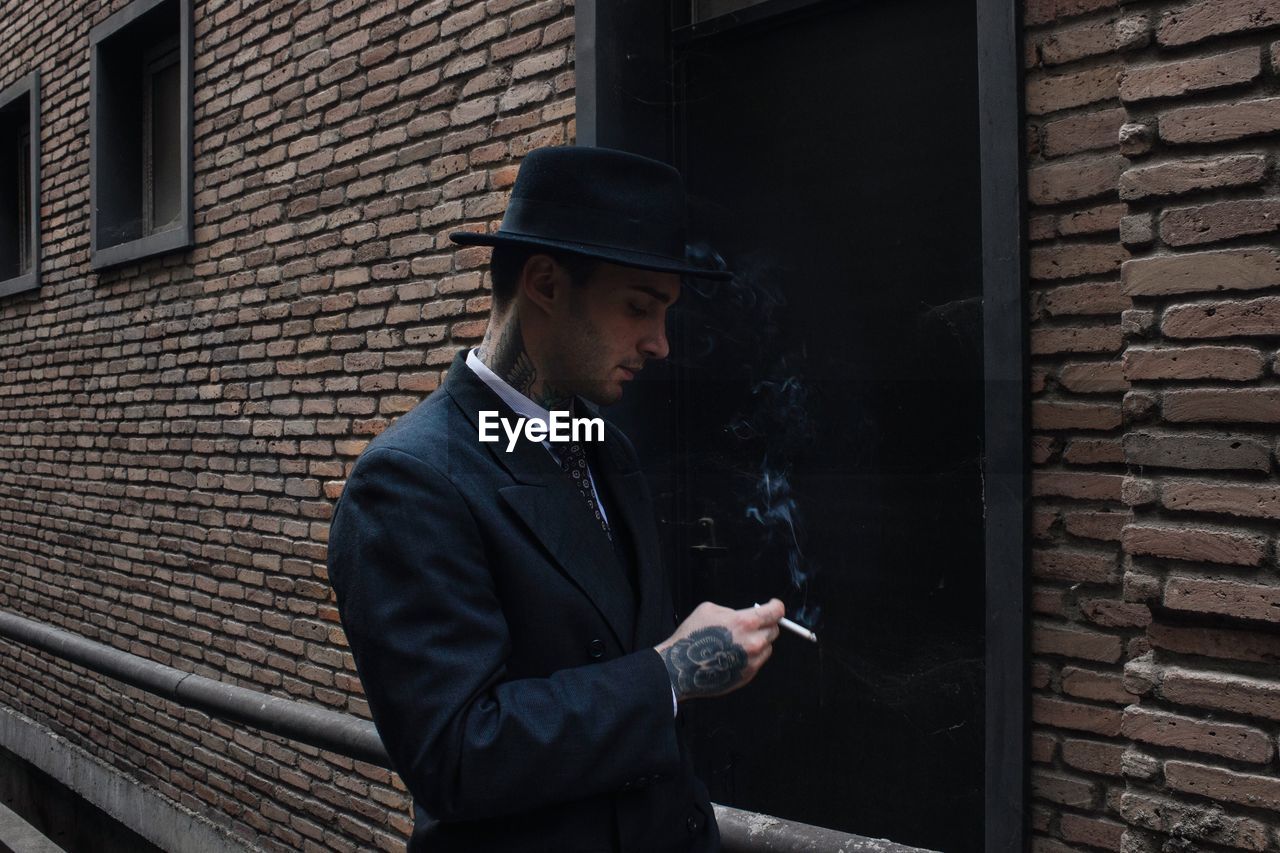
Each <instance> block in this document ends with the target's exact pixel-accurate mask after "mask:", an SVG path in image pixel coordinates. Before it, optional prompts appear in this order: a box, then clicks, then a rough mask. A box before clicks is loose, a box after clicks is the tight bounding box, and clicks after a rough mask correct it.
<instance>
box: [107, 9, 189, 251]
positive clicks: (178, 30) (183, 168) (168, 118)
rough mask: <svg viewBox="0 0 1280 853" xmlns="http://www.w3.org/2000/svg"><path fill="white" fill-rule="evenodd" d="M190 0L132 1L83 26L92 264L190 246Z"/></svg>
mask: <svg viewBox="0 0 1280 853" xmlns="http://www.w3.org/2000/svg"><path fill="white" fill-rule="evenodd" d="M189 2H190V0H134V2H133V3H131V4H130V5H128V6H126V7H125V8H124V9H121V10H120V11H119V12H117V13H116V14H114V15H112V16H111V17H110V18H107V20H105V21H103V22H102V23H101V24H99V25H98V26H96V27H94V28H93V30H92V32H91V33H90V35H89V41H90V46H91V51H92V60H91V63H92V64H91V71H90V82H89V86H90V104H89V112H90V121H89V123H90V130H89V134H90V137H89V140H90V144H89V156H90V173H91V181H90V187H91V188H90V195H91V202H90V203H91V208H92V213H91V216H90V219H91V221H92V225H91V231H92V253H91V254H92V264H93V267H94V268H95V269H100V268H102V267H107V266H112V265H115V264H119V263H123V262H126V261H132V260H138V259H141V258H146V257H151V256H153V255H158V254H161V253H164V252H170V251H173V250H175V249H182V248H185V247H187V246H190V245H191V243H192V239H191V233H192V228H191V218H192V216H191V11H190V5H189Z"/></svg>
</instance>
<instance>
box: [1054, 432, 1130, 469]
mask: <svg viewBox="0 0 1280 853" xmlns="http://www.w3.org/2000/svg"><path fill="white" fill-rule="evenodd" d="M1062 461H1063V462H1067V463H1069V464H1071V465H1105V464H1108V463H1114V464H1117V465H1119V464H1122V463H1123V462H1124V445H1123V444H1122V443H1121V442H1120V440H1119V439H1115V438H1072V439H1071V440H1070V441H1068V442H1067V447H1066V449H1065V450H1063V452H1062Z"/></svg>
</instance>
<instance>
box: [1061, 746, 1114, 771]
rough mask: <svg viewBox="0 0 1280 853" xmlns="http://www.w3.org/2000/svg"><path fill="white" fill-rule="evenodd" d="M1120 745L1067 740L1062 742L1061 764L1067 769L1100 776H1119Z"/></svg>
mask: <svg viewBox="0 0 1280 853" xmlns="http://www.w3.org/2000/svg"><path fill="white" fill-rule="evenodd" d="M1123 752H1124V747H1123V746H1122V745H1120V744H1115V743H1106V742H1103V741H1096V740H1083V739H1078V738H1067V739H1066V740H1064V741H1063V742H1062V762H1063V763H1064V764H1066V765H1067V766H1068V767H1073V768H1075V769H1076V770H1082V771H1084V772H1086V773H1097V774H1099V775H1102V776H1119V775H1120V756H1121V754H1122V753H1123Z"/></svg>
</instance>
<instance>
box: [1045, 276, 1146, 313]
mask: <svg viewBox="0 0 1280 853" xmlns="http://www.w3.org/2000/svg"><path fill="white" fill-rule="evenodd" d="M1040 304H1041V305H1042V306H1043V307H1044V310H1045V311H1046V312H1047V313H1048V314H1049V316H1051V317H1069V316H1079V315H1091V314H1119V313H1120V312H1121V311H1123V310H1125V309H1126V308H1131V307H1133V300H1132V299H1130V298H1129V297H1128V296H1125V295H1124V294H1123V293H1121V292H1120V282H1119V281H1103V282H1089V283H1086V284H1065V285H1062V286H1060V287H1054V288H1051V289H1050V290H1046V291H1044V292H1043V293H1041V294H1040Z"/></svg>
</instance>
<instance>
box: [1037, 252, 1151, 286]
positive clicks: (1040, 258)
mask: <svg viewBox="0 0 1280 853" xmlns="http://www.w3.org/2000/svg"><path fill="white" fill-rule="evenodd" d="M1128 257H1129V253H1128V251H1126V250H1125V248H1124V247H1123V246H1120V245H1118V244H1105V245H1098V244H1092V243H1090V244H1077V245H1065V244H1063V245H1055V246H1035V247H1032V249H1031V264H1030V269H1031V277H1032V278H1033V279H1039V280H1042V281H1044V280H1052V279H1060V278H1074V277H1076V276H1081V275H1105V274H1108V273H1115V272H1116V271H1117V270H1119V269H1120V264H1121V263H1122V262H1123V261H1124V260H1125V259H1127V258H1128Z"/></svg>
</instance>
